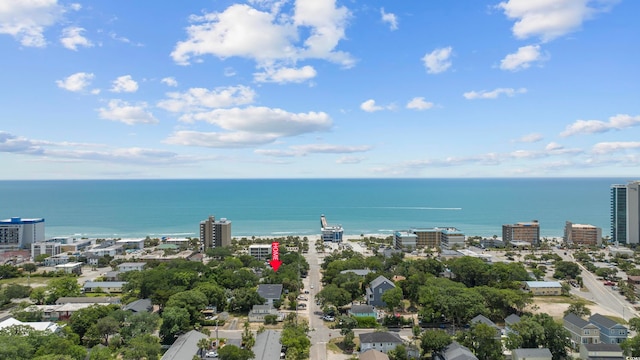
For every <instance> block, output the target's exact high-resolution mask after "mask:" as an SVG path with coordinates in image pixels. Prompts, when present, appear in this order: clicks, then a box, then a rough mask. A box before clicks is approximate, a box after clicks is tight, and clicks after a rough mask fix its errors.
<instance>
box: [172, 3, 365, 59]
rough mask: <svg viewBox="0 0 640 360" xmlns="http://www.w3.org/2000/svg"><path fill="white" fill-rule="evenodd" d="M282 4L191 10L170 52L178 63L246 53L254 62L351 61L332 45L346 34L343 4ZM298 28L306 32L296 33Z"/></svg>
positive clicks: (345, 11) (347, 16)
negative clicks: (198, 13)
mask: <svg viewBox="0 0 640 360" xmlns="http://www.w3.org/2000/svg"><path fill="white" fill-rule="evenodd" d="M254 3H255V2H254ZM258 3H262V2H258ZM272 4H273V3H272ZM280 5H282V4H280ZM282 9H283V7H282V6H272V7H271V8H270V11H260V10H258V9H256V8H254V7H251V6H250V5H247V4H234V5H231V6H229V7H228V8H227V9H225V10H224V11H222V12H214V13H206V14H204V15H202V16H196V15H192V16H191V17H190V20H191V23H192V24H191V25H190V26H189V27H188V28H187V29H186V30H187V39H186V40H184V41H180V42H178V43H177V44H176V46H175V48H174V50H173V52H172V53H171V56H172V58H173V60H174V61H175V62H176V63H178V64H181V65H187V64H189V63H190V62H191V61H192V59H193V58H194V57H201V56H203V55H213V56H217V57H219V58H227V57H232V56H239V57H245V58H250V59H254V60H255V61H256V62H257V64H258V67H265V66H267V65H270V64H271V65H272V64H273V63H274V62H277V61H280V62H283V63H292V62H293V63H294V62H295V61H298V60H301V59H324V60H328V61H332V62H335V63H338V64H341V65H343V66H351V65H353V62H354V60H353V59H352V57H351V56H350V55H349V54H348V53H345V52H342V51H337V50H336V47H337V46H338V43H339V42H340V41H341V40H342V39H344V38H345V28H346V25H347V20H348V18H349V16H350V14H349V11H348V10H347V8H345V7H336V2H335V0H297V1H296V3H295V6H294V8H293V13H285V12H281V10H282ZM300 33H305V34H308V36H307V37H306V38H300Z"/></svg>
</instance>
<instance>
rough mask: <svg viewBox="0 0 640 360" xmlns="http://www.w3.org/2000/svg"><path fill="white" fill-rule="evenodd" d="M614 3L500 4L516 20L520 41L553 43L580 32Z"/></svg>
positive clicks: (516, 0) (549, 0) (519, 0)
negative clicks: (581, 28)
mask: <svg viewBox="0 0 640 360" xmlns="http://www.w3.org/2000/svg"><path fill="white" fill-rule="evenodd" d="M615 2H616V1H612V0H536V1H531V0H507V1H503V2H501V3H500V4H498V5H497V6H498V8H501V9H503V10H504V13H505V15H506V16H507V17H508V18H509V19H512V20H515V21H516V22H515V24H514V25H513V28H512V31H513V34H514V35H515V36H516V37H517V38H519V39H526V38H529V37H532V36H536V37H539V38H540V39H541V40H542V41H550V40H553V39H555V38H557V37H560V36H563V35H565V34H568V33H570V32H573V31H576V30H578V29H579V28H580V27H581V26H582V23H583V22H584V21H585V20H588V19H590V18H591V17H592V16H593V15H594V14H595V13H597V12H600V11H606V10H608V9H609V8H610V6H611V5H612V4H613V3H615Z"/></svg>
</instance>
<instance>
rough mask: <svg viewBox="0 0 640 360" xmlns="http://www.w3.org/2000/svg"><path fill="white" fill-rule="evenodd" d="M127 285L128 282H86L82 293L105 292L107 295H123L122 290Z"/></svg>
mask: <svg viewBox="0 0 640 360" xmlns="http://www.w3.org/2000/svg"><path fill="white" fill-rule="evenodd" d="M126 284H127V282H126V281H86V282H85V283H84V285H83V286H82V291H84V292H85V293H90V292H97V291H101V292H105V293H121V292H122V288H123V287H124V286H125V285H126Z"/></svg>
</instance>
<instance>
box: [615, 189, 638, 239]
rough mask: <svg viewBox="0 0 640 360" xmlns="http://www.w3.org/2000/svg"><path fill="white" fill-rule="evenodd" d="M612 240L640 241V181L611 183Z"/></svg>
mask: <svg viewBox="0 0 640 360" xmlns="http://www.w3.org/2000/svg"><path fill="white" fill-rule="evenodd" d="M611 241H612V242H614V243H618V244H639V243H640V181H630V182H629V183H627V184H626V185H622V184H614V185H611Z"/></svg>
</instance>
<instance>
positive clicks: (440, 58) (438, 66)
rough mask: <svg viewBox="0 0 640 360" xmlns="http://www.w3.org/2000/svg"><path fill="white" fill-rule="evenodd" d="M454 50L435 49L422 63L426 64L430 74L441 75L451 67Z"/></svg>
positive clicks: (449, 48)
mask: <svg viewBox="0 0 640 360" xmlns="http://www.w3.org/2000/svg"><path fill="white" fill-rule="evenodd" d="M452 51H453V48H452V47H451V46H449V47H446V48H439V49H435V50H433V51H432V52H430V53H427V54H426V55H425V56H424V57H423V58H422V61H423V62H424V66H426V67H427V73H429V74H439V73H441V72H445V71H447V69H449V68H450V67H451V60H449V58H450V57H451V52H452Z"/></svg>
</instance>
